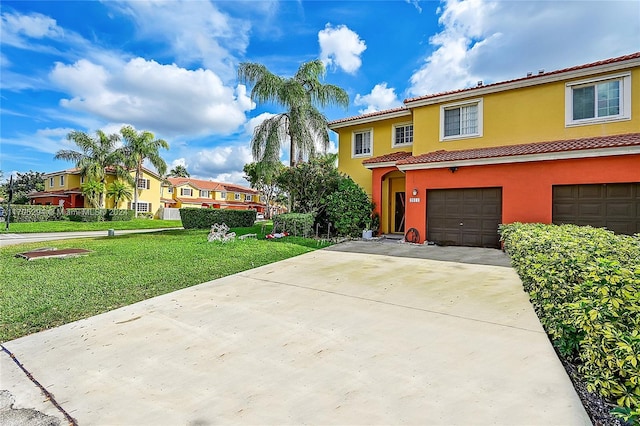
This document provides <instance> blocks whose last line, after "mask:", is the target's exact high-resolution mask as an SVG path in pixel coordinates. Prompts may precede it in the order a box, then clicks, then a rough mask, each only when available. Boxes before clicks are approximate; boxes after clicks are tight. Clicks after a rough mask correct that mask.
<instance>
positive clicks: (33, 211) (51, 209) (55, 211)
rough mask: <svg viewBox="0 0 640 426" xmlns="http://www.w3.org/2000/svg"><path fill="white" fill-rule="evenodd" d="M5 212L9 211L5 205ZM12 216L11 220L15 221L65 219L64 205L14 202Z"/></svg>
mask: <svg viewBox="0 0 640 426" xmlns="http://www.w3.org/2000/svg"><path fill="white" fill-rule="evenodd" d="M2 207H3V208H4V214H5V215H6V214H8V213H7V206H6V205H3V206H2ZM10 207H11V217H10V218H9V221H10V222H12V223H15V222H48V221H53V220H63V219H64V215H63V211H62V207H58V206H32V205H30V204H12V205H11V206H10Z"/></svg>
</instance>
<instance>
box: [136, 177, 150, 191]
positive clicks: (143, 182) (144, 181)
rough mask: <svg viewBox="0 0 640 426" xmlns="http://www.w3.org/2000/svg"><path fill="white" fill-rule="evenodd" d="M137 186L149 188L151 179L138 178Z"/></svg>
mask: <svg viewBox="0 0 640 426" xmlns="http://www.w3.org/2000/svg"><path fill="white" fill-rule="evenodd" d="M136 186H137V187H138V189H149V179H144V178H141V179H138V184H137V185H136Z"/></svg>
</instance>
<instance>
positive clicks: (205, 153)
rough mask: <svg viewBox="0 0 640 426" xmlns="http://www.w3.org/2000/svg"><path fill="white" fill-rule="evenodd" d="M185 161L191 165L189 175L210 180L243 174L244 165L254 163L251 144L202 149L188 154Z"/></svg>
mask: <svg viewBox="0 0 640 426" xmlns="http://www.w3.org/2000/svg"><path fill="white" fill-rule="evenodd" d="M184 160H185V162H186V164H188V165H189V168H188V170H189V173H191V174H192V175H194V176H209V177H210V178H213V177H214V176H220V175H224V174H227V175H238V174H241V173H242V168H243V167H244V165H245V164H247V163H250V162H251V161H253V160H252V158H251V150H250V148H249V144H247V145H226V146H218V147H215V148H210V149H202V150H199V151H198V152H196V153H193V154H188V155H187V156H186V158H185V159H184Z"/></svg>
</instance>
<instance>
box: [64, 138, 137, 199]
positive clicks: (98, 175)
mask: <svg viewBox="0 0 640 426" xmlns="http://www.w3.org/2000/svg"><path fill="white" fill-rule="evenodd" d="M67 139H68V140H70V141H71V142H73V143H75V144H76V145H77V146H78V148H80V150H79V151H74V150H69V149H63V150H60V151H58V152H56V155H55V156H54V158H55V159H56V160H67V161H72V162H73V163H74V164H75V166H76V167H77V168H79V169H80V173H81V174H82V176H85V177H87V179H88V180H90V181H91V180H93V181H96V182H98V183H100V184H101V185H102V186H101V188H102V192H100V193H99V194H97V203H98V207H103V206H104V188H105V187H106V184H107V172H108V171H111V172H113V173H115V175H116V176H117V177H118V178H120V179H122V180H124V181H126V182H129V183H133V182H132V178H131V174H130V173H129V171H128V170H127V169H126V168H125V167H124V165H123V161H124V157H123V155H122V152H121V150H119V149H117V145H118V143H119V141H120V137H119V136H118V135H117V134H111V135H108V136H107V135H106V134H105V133H104V132H103V131H102V130H98V131H96V137H95V138H92V137H91V136H89V135H87V134H86V133H85V132H81V131H78V130H74V131H72V132H70V133H69V134H68V135H67Z"/></svg>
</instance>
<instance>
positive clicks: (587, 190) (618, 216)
mask: <svg viewBox="0 0 640 426" xmlns="http://www.w3.org/2000/svg"><path fill="white" fill-rule="evenodd" d="M552 219H553V223H555V224H562V223H573V224H575V225H591V226H594V227H597V228H602V227H606V228H607V229H609V230H611V231H613V232H616V233H619V234H629V235H631V234H634V233H637V232H640V183H637V182H635V183H609V184H597V185H593V184H590V185H556V186H554V187H553V218H552Z"/></svg>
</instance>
